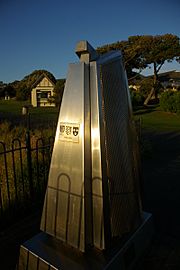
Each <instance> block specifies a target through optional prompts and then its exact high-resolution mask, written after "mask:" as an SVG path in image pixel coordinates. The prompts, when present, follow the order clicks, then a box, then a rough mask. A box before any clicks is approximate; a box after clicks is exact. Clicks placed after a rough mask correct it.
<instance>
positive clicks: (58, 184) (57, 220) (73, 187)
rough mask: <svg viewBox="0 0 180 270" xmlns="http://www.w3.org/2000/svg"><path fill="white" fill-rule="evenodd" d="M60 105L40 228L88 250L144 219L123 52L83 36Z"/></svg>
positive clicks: (107, 243)
mask: <svg viewBox="0 0 180 270" xmlns="http://www.w3.org/2000/svg"><path fill="white" fill-rule="evenodd" d="M76 53H77V55H78V56H79V58H80V62H79V63H75V64H70V65H69V71H68V76H67V80H66V85H65V90H64V95H63V100H62V105H61V109H60V114H59V119H58V125H57V131H56V137H55V144H54V149H53V154H52V161H51V166H50V173H49V180H48V186H47V191H46V196H45V202H44V208H43V215H42V220H41V230H42V231H44V232H46V233H48V234H50V235H52V236H53V237H55V238H58V239H61V240H62V241H63V242H65V243H67V244H68V245H70V246H72V247H75V248H78V249H79V250H81V251H86V250H87V249H88V248H89V247H90V246H95V247H97V248H98V249H105V248H108V247H109V246H111V244H112V242H113V239H117V238H121V237H122V236H123V235H124V234H127V233H130V232H133V231H134V230H135V229H136V228H137V227H138V226H139V225H140V223H141V203H140V190H139V182H138V181H139V171H138V152H137V148H136V135H135V129H134V125H133V121H132V111H131V105H130V101H129V96H128V85H127V79H126V73H125V70H124V67H123V63H122V55H121V53H120V52H118V51H113V52H110V53H107V54H105V55H103V56H99V55H98V54H97V53H96V51H95V50H94V49H93V48H92V47H91V45H90V44H89V43H88V42H87V41H81V42H79V43H78V44H77V47H76Z"/></svg>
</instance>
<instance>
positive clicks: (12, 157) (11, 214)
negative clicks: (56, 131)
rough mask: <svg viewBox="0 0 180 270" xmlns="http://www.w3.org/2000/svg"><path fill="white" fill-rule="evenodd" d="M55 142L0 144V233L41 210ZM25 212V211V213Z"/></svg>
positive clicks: (28, 135)
mask: <svg viewBox="0 0 180 270" xmlns="http://www.w3.org/2000/svg"><path fill="white" fill-rule="evenodd" d="M53 142H54V138H53V137H50V138H48V139H47V140H44V139H42V138H39V139H36V140H34V141H33V142H32V138H30V134H29V133H28V132H27V134H26V140H25V142H22V141H21V140H20V139H19V138H17V139H14V140H13V141H12V143H11V145H10V146H8V147H7V145H6V143H5V142H0V230H2V229H3V228H4V227H5V226H7V224H8V223H12V222H13V221H15V220H17V219H18V218H19V217H21V216H22V215H24V214H25V213H27V212H28V211H31V210H33V208H35V209H37V208H38V207H41V206H42V203H43V198H44V195H45V190H46V183H47V179H48V172H49V166H50V160H51V153H52V148H53ZM27 210H28V211H27Z"/></svg>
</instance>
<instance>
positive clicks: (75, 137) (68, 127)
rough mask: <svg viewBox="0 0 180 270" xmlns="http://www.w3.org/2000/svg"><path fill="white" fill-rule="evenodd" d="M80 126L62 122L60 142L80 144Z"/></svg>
mask: <svg viewBox="0 0 180 270" xmlns="http://www.w3.org/2000/svg"><path fill="white" fill-rule="evenodd" d="M79 132H80V124H77V123H64V122H60V132H59V139H60V141H66V142H75V143H78V142H79Z"/></svg>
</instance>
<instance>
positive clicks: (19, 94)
mask: <svg viewBox="0 0 180 270" xmlns="http://www.w3.org/2000/svg"><path fill="white" fill-rule="evenodd" d="M42 74H45V75H47V76H48V78H49V79H50V80H51V81H52V82H53V83H54V84H56V79H55V77H54V75H53V74H52V73H50V72H49V71H47V70H43V69H42V70H34V71H33V72H32V73H31V74H29V75H27V76H25V77H24V78H23V79H22V80H21V81H19V83H18V85H17V87H16V88H17V89H16V98H17V99H18V100H26V99H28V98H29V97H30V94H31V90H32V87H33V84H34V83H35V82H36V81H37V80H38V79H39V77H40V76H42Z"/></svg>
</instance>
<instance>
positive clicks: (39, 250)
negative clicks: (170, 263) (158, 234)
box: [16, 212, 153, 270]
mask: <svg viewBox="0 0 180 270" xmlns="http://www.w3.org/2000/svg"><path fill="white" fill-rule="evenodd" d="M143 215H144V217H143V222H142V224H141V226H140V227H139V228H138V229H137V230H136V231H135V232H134V233H133V234H132V235H131V236H130V237H129V238H128V239H126V241H125V242H124V244H123V245H122V244H121V246H118V247H116V248H113V249H111V250H108V251H100V250H97V249H95V248H94V249H92V250H90V251H88V252H86V253H82V252H80V251H78V250H76V249H74V248H71V247H69V246H67V245H65V244H64V243H62V242H61V241H59V240H57V239H55V238H54V237H52V236H50V235H48V234H46V233H43V232H42V233H39V234H38V235H36V236H35V237H33V238H32V239H30V240H28V241H27V242H25V243H24V244H23V245H22V246H21V248H20V255H19V261H18V264H17V268H16V269H17V270H26V269H28V270H53V269H64V270H67V269H73V270H76V269H78V270H85V269H86V270H87V269H89V270H90V269H98V270H101V269H106V270H109V269H121V270H131V269H132V268H133V266H134V265H135V263H136V262H137V261H138V260H140V258H141V256H142V255H143V253H144V251H145V250H146V248H147V247H148V246H149V244H150V241H151V239H152V235H153V222H152V215H151V214H149V213H145V212H144V214H143Z"/></svg>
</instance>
